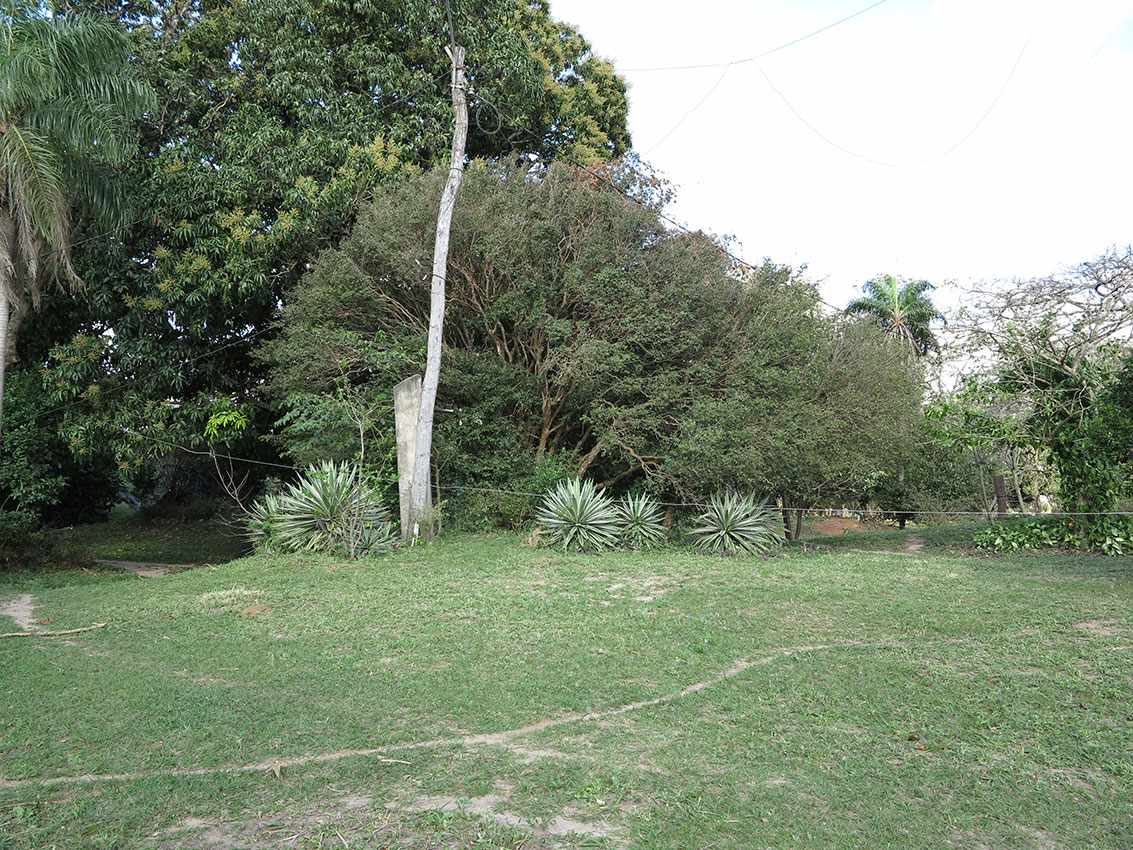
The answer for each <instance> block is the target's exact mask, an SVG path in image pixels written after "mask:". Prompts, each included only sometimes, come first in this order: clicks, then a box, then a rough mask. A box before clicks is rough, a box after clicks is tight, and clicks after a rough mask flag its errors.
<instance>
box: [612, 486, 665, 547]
mask: <svg viewBox="0 0 1133 850" xmlns="http://www.w3.org/2000/svg"><path fill="white" fill-rule="evenodd" d="M618 513H619V514H620V515H621V520H622V541H623V542H624V543H625V544H626V545H627V546H629V547H630V548H632V549H644V548H646V547H647V546H657V545H659V544H661V543H664V542H665V524H664V522H663V521H662V518H661V505H660V503H659V502H658V501H657V500H656V499H654V498H653V497H652V496H650V495H648V494H646V493H638V494H636V495H633V494H630V495H628V496H626V497H625V498H623V499H622V500H621V501H620V502H619V503H618Z"/></svg>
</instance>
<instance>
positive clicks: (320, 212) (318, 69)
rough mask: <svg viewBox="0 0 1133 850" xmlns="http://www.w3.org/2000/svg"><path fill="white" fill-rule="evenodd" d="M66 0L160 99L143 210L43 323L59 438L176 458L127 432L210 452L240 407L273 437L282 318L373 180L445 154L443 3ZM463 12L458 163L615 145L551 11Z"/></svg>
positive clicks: (308, 420) (127, 456) (126, 453)
mask: <svg viewBox="0 0 1133 850" xmlns="http://www.w3.org/2000/svg"><path fill="white" fill-rule="evenodd" d="M72 5H73V6H76V7H79V8H90V9H92V10H97V12H98V13H100V14H103V15H107V16H109V18H111V19H113V20H115V21H117V22H118V23H119V24H120V25H121V26H122V27H123V28H125V29H126V30H127V31H128V32H129V34H130V36H131V38H132V40H133V44H134V48H135V51H136V64H137V67H138V68H139V69H140V73H141V74H142V75H143V76H144V78H145V79H146V80H147V81H149V82H150V83H151V84H152V86H153V87H154V88H155V89H156V90H157V92H158V94H159V107H158V109H157V110H156V111H155V112H154V113H153V115H152V116H151V119H150V120H149V121H147V123H146V124H145V126H144V128H143V138H142V153H143V155H142V156H140V157H137V158H136V159H135V161H134V163H133V168H132V171H131V174H130V177H131V180H132V192H131V194H132V195H133V197H134V198H135V199H136V201H137V204H138V206H139V207H140V208H141V209H143V210H145V215H144V216H139V220H137V221H134V222H132V223H131V225H130V227H129V229H128V231H127V233H126V234H125V235H124V237H123V239H122V240H121V241H120V242H119V241H115V240H108V239H106V238H101V235H100V234H101V231H97V230H90V231H88V232H87V233H86V234H85V235H86V237H89V238H90V241H89V242H85V243H84V244H83V245H82V247H81V249H79V250H78V251H77V255H76V260H77V266H78V267H79V268H80V271H81V272H82V275H83V277H84V279H85V280H86V283H87V286H86V288H85V290H84V292H83V293H82V295H81V298H82V300H81V303H80V304H79V305H78V309H75V310H73V311H70V312H67V313H66V314H65V315H61V316H60V317H59V318H57V319H55V320H52V321H50V322H49V321H47V320H44V321H43V322H41V323H38V324H39V327H37V331H36V333H37V335H38V336H40V337H41V338H42V339H44V340H48V341H49V342H50V345H49V346H46V347H48V348H50V349H51V353H50V376H51V381H50V388H51V391H52V393H53V394H54V395H55V401H56V402H57V403H58V402H63V401H67V402H71V401H74V402H78V403H77V404H76V406H75V408H74V409H73V410H72V411H70V413H69V419H70V421H71V425H70V427H69V433H68V438H69V439H74V440H75V441H76V442H82V443H83V444H85V445H88V446H89V445H108V444H113V445H116V446H117V447H118V448H119V450H120V451H119V453H120V455H121V457H122V458H123V460H124V461H126V462H130V463H132V464H138V463H140V462H141V460H142V459H143V458H144V457H145V456H152V455H155V454H161V453H164V452H167V451H168V446H167V445H165V444H162V443H158V442H154V441H153V440H133V439H129V438H126V437H125V436H124V435H126V434H128V433H129V432H128V431H126V430H125V429H127V428H128V429H131V430H132V431H145V432H146V433H147V434H149V433H152V434H154V435H155V436H160V437H161V438H162V439H163V440H165V441H166V442H176V443H179V444H182V445H187V446H191V447H201V446H202V445H203V436H202V435H203V433H204V429H205V426H206V423H207V421H208V418H209V416H210V415H211V414H212V412H213V405H214V403H215V402H216V400H217V399H220V398H224V399H229V400H231V401H232V402H233V404H234V405H236V406H237V407H239V408H240V409H242V410H244V411H245V412H246V413H247V414H248V416H249V428H248V433H249V436H250V438H253V439H254V438H255V437H257V436H258V435H262V434H265V433H268V432H270V430H271V427H272V425H273V423H274V421H275V420H276V419H278V416H279V412H278V410H276V409H273V407H272V406H271V405H269V404H268V403H267V400H266V399H265V398H264V397H263V396H262V394H261V392H260V387H262V385H263V378H264V367H263V365H262V364H261V362H260V361H258V360H257V359H256V358H255V357H254V356H253V355H254V354H255V352H256V350H257V348H258V346H259V345H260V344H261V343H262V342H264V341H266V340H267V339H268V338H269V337H270V336H271V334H272V332H273V322H274V321H275V320H276V319H277V318H278V315H277V311H278V308H279V305H280V304H281V303H283V302H285V300H286V299H287V295H288V292H289V291H290V289H291V288H292V287H293V286H294V284H295V283H296V281H297V280H298V279H299V278H300V277H301V276H302V275H303V274H305V272H306V271H307V269H308V268H309V266H310V264H312V263H313V262H314V261H315V259H316V257H317V256H318V254H319V252H320V251H322V250H324V249H325V248H327V247H328V246H331V245H334V244H336V243H337V242H338V241H339V240H340V239H341V238H342V237H343V236H344V235H345V234H346V233H347V232H348V231H349V229H350V227H351V226H352V224H353V222H354V218H355V216H356V215H357V213H358V211H359V210H360V209H362V208H363V207H364V206H365V205H366V204H367V202H368V201H369V199H370V197H371V193H372V192H373V190H374V188H375V187H376V186H379V185H380V184H383V183H385V182H388V181H390V180H393V179H396V178H398V177H399V176H402V175H405V174H411V173H414V172H416V171H418V170H420V169H422V168H426V167H428V166H430V165H431V164H433V163H434V162H436V161H438V160H442V159H443V158H444V157H445V156H446V155H447V149H448V144H449V136H450V133H451V125H452V114H451V105H450V100H451V96H450V92H449V88H448V84H447V83H448V78H449V60H448V57H447V56H446V54H445V52H444V47H445V46H446V45H447V43H448V37H449V34H448V24H447V21H446V18H445V11H444V6H443V4H438V3H435V2H432V0H409V2H398V3H375V2H364V3H358V2H350V0H231V2H223V3H216V4H206V3H200V2H195V0H194V2H187V3H182V2H173V0H141V2H136V0H110V2H108V3H107V2H103V0H76V2H75V3H73V4H72ZM455 5H456V7H457V8H456V17H457V21H456V23H457V28H458V36H459V38H460V40H461V43H462V44H463V45H464V46H465V47H466V49H467V61H468V63H469V68H470V75H471V78H472V79H474V80H475V89H476V93H477V97H478V98H480V99H479V100H474V102H473V110H472V111H473V115H472V128H471V131H470V138H469V152H470V154H471V155H474V156H503V155H511V154H512V153H513V152H514V153H517V154H518V155H521V156H525V157H526V156H531V157H534V158H536V159H537V160H550V159H553V158H554V157H556V156H558V155H560V154H563V153H568V152H569V155H571V156H577V157H581V158H584V159H586V160H587V161H590V160H593V159H596V158H606V157H609V156H614V155H618V154H620V153H621V152H623V151H624V150H625V149H626V148H628V146H629V139H628V134H627V130H626V124H625V113H626V103H625V87H624V83H623V82H622V81H621V79H620V78H619V77H618V76H617V75H616V74H615V73H614V71H613V68H612V66H610V65H609V63H607V62H604V61H603V60H601V59H599V58H598V57H596V56H594V54H593V52H592V50H591V49H590V46H589V44H588V43H587V42H586V40H585V39H584V38H583V37H582V36H581V35H580V34H579V33H578V32H577V31H576V30H574V29H573V28H571V27H569V26H567V25H565V24H560V23H557V22H554V21H553V20H551V18H550V13H549V11H548V9H547V6H546V4H545V3H539V2H523V3H519V2H517V0H485V2H478V3H476V4H475V11H474V13H473V9H472V8H471V7H466V8H462V4H460V3H457V4H455ZM519 130H522V132H517V131H519ZM106 328H112V329H113V334H112V335H111V334H104V333H103V331H104V330H105V329H106ZM326 343H327V345H328V347H330V346H333V344H334V340H333V339H332V340H327V341H326ZM45 355H46V352H45ZM90 388H97V390H98V392H97V393H88V392H87V390H88V389H90ZM309 401H310V400H309V399H303V398H301V397H300V393H299V392H296V393H295V394H294V395H292V397H291V398H290V399H289V401H288V403H289V406H290V405H292V403H293V402H294V407H291V408H290V409H293V410H297V411H299V412H297V414H296V419H295V420H294V421H292V422H290V423H289V424H292V425H295V426H296V428H300V427H305V426H307V425H311V424H312V422H313V420H314V419H315V418H317V415H318V411H312V410H310V405H309ZM304 405H306V409H302V408H304ZM308 414H311V415H310V416H308ZM308 434H309V436H311V439H312V442H314V440H315V434H314V432H313V431H309V432H308ZM337 436H338V433H337V432H335V433H333V434H332V437H336V438H337ZM260 451H261V453H262V452H263V448H262V447H261V450H260ZM302 454H303V458H304V462H306V461H307V460H311V459H313V458H314V457H319V456H320V455H313V454H312V453H302ZM321 456H322V457H327V456H332V455H321Z"/></svg>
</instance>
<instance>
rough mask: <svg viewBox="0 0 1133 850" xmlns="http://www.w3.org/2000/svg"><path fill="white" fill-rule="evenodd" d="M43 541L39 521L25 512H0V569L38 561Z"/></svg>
mask: <svg viewBox="0 0 1133 850" xmlns="http://www.w3.org/2000/svg"><path fill="white" fill-rule="evenodd" d="M42 545H43V540H42V538H41V535H40V534H39V520H38V519H37V518H36V517H35V515H34V514H31V513H28V512H26V511H0V567H14V566H27V565H28V563H29V562H31V561H38V560H39V559H40V557H41V555H42V552H41V551H40V548H41V546H42Z"/></svg>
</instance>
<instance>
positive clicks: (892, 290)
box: [846, 274, 944, 356]
mask: <svg viewBox="0 0 1133 850" xmlns="http://www.w3.org/2000/svg"><path fill="white" fill-rule="evenodd" d="M934 288H935V287H934V286H933V285H932V284H931V283H929V282H928V281H927V280H902V279H899V278H896V277H894V276H893V275H889V274H886V275H880V276H879V277H875V278H872V279H871V280H867V281H866V282H865V284H864V285H863V286H862V291H863V295H862V297H861V298H857V299H855V300H853V301H851V302H850V303H849V305H847V307H846V313H848V314H849V315H851V316H865V317H868V318H869V319H871V320H873V321H874V322H876V323H877V325H878V326H879V327H880V328H881V329H882V330H883V331H884V332H885V333H886V334H887V335H889V336H891V337H893V338H894V339H897V340H900V341H901V342H902V343H903V344H904V345H906V346H908V347H909V349H910V350H912V351H914V352H916V353H917V354H918V355H920V356H924V355H926V354H928V353H929V352H930V351H935V350H937V349H938V348H939V345H938V344H937V341H936V336H935V335H934V334H933V332H932V323H933V322H936V321H941V320H943V319H944V316H943V314H942V313H941V312H940V311H939V310H937V309H936V306H935V305H934V304H933V303H932V299H931V298H929V293H930V292H931V291H932V290H933V289H934Z"/></svg>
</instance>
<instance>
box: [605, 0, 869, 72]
mask: <svg viewBox="0 0 1133 850" xmlns="http://www.w3.org/2000/svg"><path fill="white" fill-rule="evenodd" d="M888 2H889V0H876V2H874V3H870V4H869V5H868V6H865V7H864V8H861V9H858V10H857V11H856V12H852V13H851V14H849V15H846V16H845V17H842V18H838V20H836V21H831V22H830V23H828V24H825V25H823V26H821V27H819V28H818V29H816V30H811V31H810V32H807V33H803V34H802V35H799V36H797V37H795V38H792V39H791V40H790V41H785V42H783V43H782V44H777V45H775V46H774V47H770V48H768V49H767V50H764V51H762V52H761V53H756V54H755V55H753V56H743V57H740V58H738V59H731V60H729V61H727V62H706V63H700V64H696V65H659V66H655V67H651V68H623V69H622V71H623V72H624V73H627V74H630V73H633V74H637V73H649V72H652V71H696V70H701V69H704V68H731V67H734V66H736V65H745V64H747V63H750V62H758V61H759V60H760V59H766V58H767V57H768V56H772V55H774V54H776V53H778V52H780V51H781V50H786V49H787V48H789V47H794V46H795V45H796V44H802V42H804V41H807V40H808V39H811V38H814V37H815V36H816V35H821V34H822V33H824V32H827V31H828V30H832V29H834V28H835V27H837V26H840V25H841V24H844V23H846V22H847V21H852V20H853V19H854V18H857V17H859V16H861V15H864V14H865V13H866V12H872V11H873V10H874V9H876V8H877V7H878V6H883V5H884V4H886V3H888Z"/></svg>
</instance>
